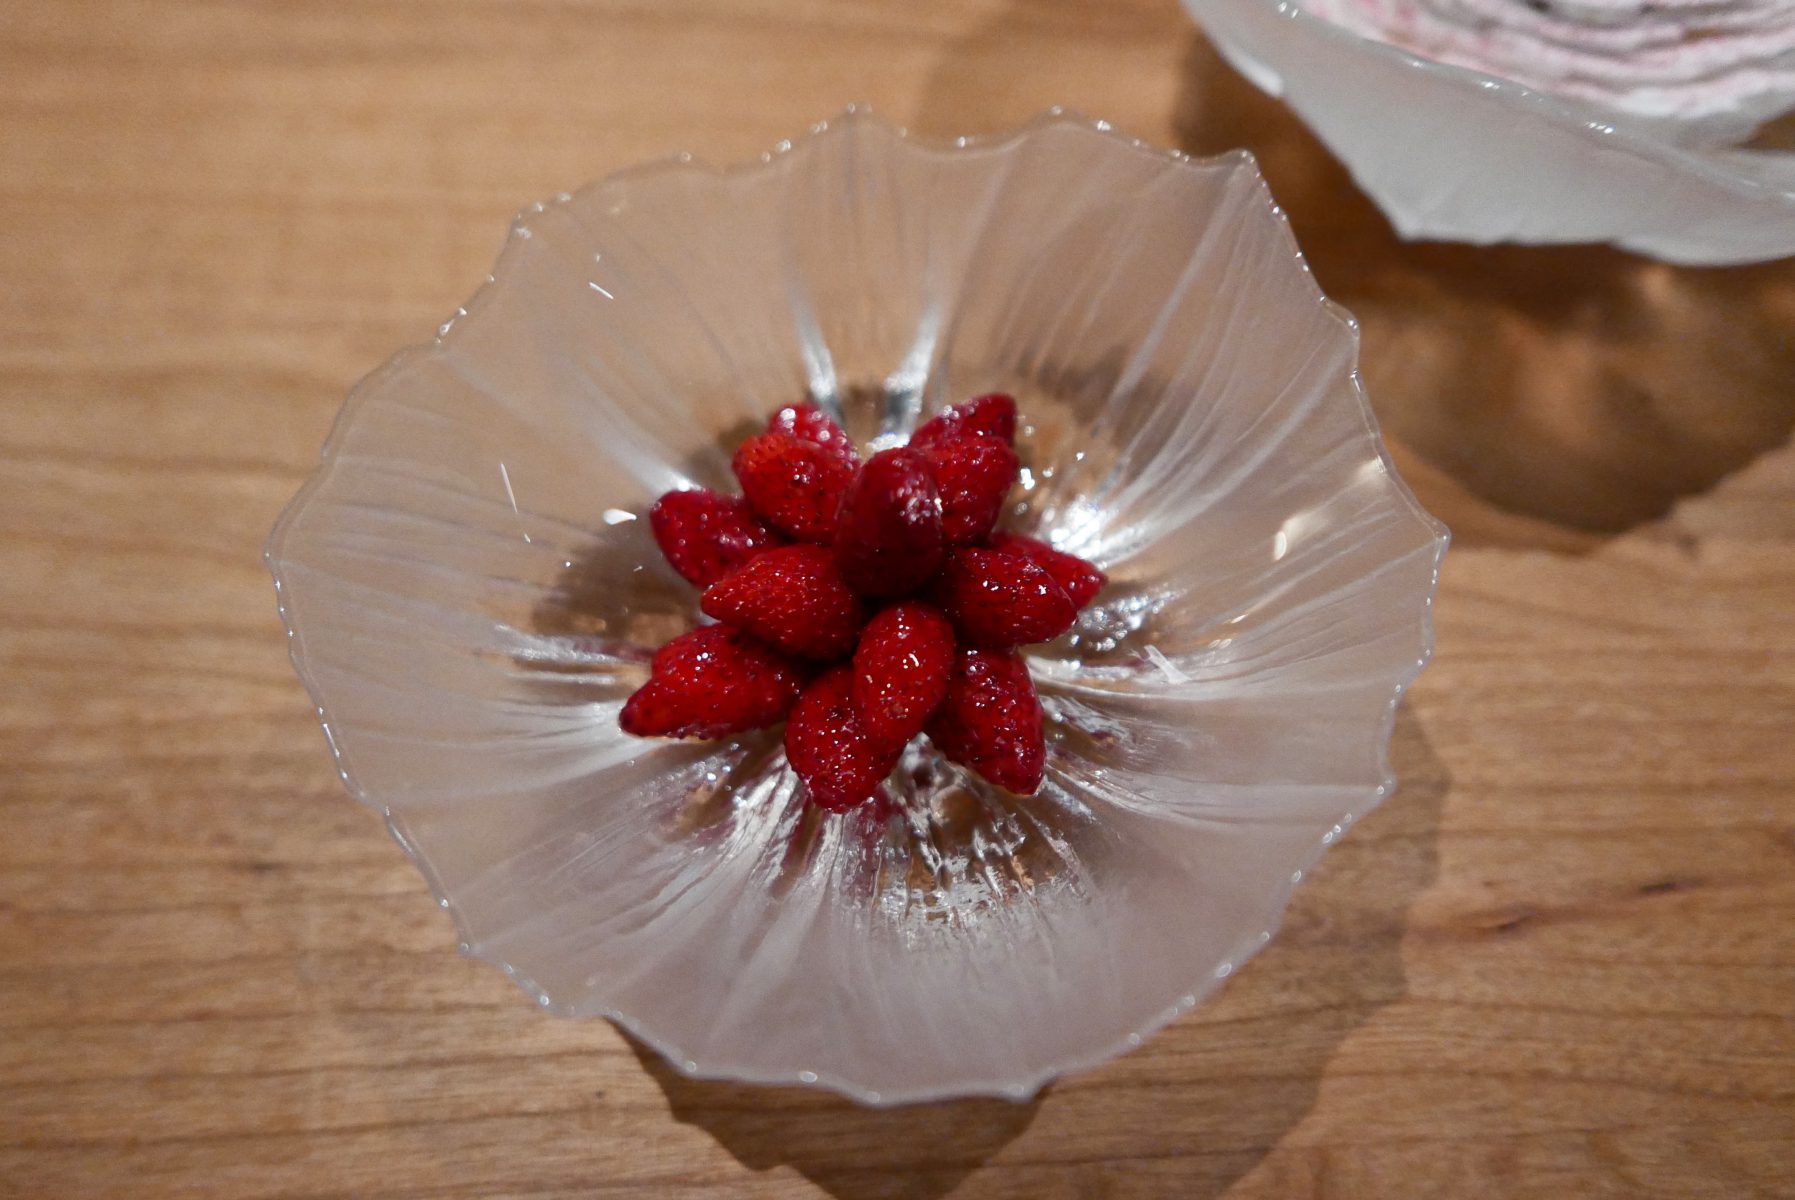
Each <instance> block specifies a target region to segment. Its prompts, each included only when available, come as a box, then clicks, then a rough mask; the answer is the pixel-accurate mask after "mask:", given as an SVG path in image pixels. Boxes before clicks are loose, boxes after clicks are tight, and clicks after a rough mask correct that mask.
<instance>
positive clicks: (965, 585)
mask: <svg viewBox="0 0 1795 1200" xmlns="http://www.w3.org/2000/svg"><path fill="white" fill-rule="evenodd" d="M933 591H934V598H935V602H936V603H937V604H939V605H940V606H941V608H942V611H944V612H946V613H947V615H948V616H949V617H950V618H952V620H953V623H954V628H955V629H957V630H959V632H960V637H961V639H962V640H963V641H964V642H965V643H966V644H968V645H973V646H987V647H992V648H995V649H1002V648H1004V647H1006V646H1022V645H1026V644H1028V643H1029V642H1045V641H1049V640H1051V639H1053V638H1056V637H1058V636H1059V635H1060V634H1062V633H1064V632H1065V631H1066V630H1067V629H1070V628H1071V627H1072V622H1073V621H1075V620H1077V618H1078V609H1077V608H1076V607H1075V606H1074V605H1073V603H1072V599H1071V597H1069V596H1067V595H1066V589H1064V588H1062V587H1061V586H1060V585H1059V584H1058V583H1056V582H1054V578H1053V576H1052V575H1050V574H1048V572H1047V569H1046V568H1045V567H1041V566H1039V565H1037V564H1036V563H1033V562H1031V561H1030V560H1028V559H1026V558H1023V557H1022V556H1021V555H1019V554H1006V553H1005V552H1003V551H1001V550H991V549H987V548H985V547H982V546H966V547H962V548H961V549H958V550H955V551H954V552H953V553H952V554H950V555H949V556H948V559H947V565H946V566H944V567H942V568H941V575H940V577H939V578H938V579H936V581H935V586H934V589H933Z"/></svg>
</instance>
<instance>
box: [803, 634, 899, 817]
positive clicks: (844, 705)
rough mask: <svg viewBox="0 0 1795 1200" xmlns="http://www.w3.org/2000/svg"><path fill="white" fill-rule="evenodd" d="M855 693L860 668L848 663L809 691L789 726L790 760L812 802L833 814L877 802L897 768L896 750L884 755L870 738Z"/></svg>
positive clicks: (835, 669)
mask: <svg viewBox="0 0 1795 1200" xmlns="http://www.w3.org/2000/svg"><path fill="white" fill-rule="evenodd" d="M853 690H854V668H853V667H851V666H849V665H848V664H846V663H843V664H842V665H841V666H839V667H836V668H834V669H833V670H831V671H829V672H827V673H825V674H824V675H822V676H821V677H819V678H818V679H817V680H816V682H815V683H812V684H811V685H810V686H809V687H807V688H805V689H804V694H803V695H802V696H801V697H799V699H798V703H797V706H796V707H795V708H793V709H792V716H791V720H789V721H787V722H786V725H785V757H786V761H787V762H789V763H791V765H792V770H794V771H796V772H797V773H798V778H800V779H802V780H803V781H804V787H805V789H806V790H807V791H808V792H809V793H810V802H811V803H812V804H814V805H816V806H817V807H818V808H824V809H827V810H829V811H830V812H838V813H839V812H847V811H848V810H849V809H851V808H853V807H854V806H855V805H858V804H862V803H864V802H865V801H867V800H869V799H871V798H872V795H873V793H874V792H875V791H877V790H878V788H879V784H880V783H881V782H882V781H883V780H884V778H885V777H886V776H887V775H889V774H891V768H893V767H894V766H896V765H897V757H898V755H897V751H896V750H880V749H878V748H877V747H875V746H874V745H873V744H872V742H871V741H870V740H869V739H868V738H867V736H866V733H865V731H864V730H863V729H862V727H861V724H860V717H859V715H858V714H857V713H855V711H854V697H853ZM899 749H902V747H899Z"/></svg>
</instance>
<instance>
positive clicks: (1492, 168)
mask: <svg viewBox="0 0 1795 1200" xmlns="http://www.w3.org/2000/svg"><path fill="white" fill-rule="evenodd" d="M1516 2H1517V3H1518V2H1519V0H1516ZM1184 7H1185V8H1186V9H1187V10H1188V11H1189V12H1190V14H1191V16H1193V17H1195V18H1196V20H1197V21H1198V23H1200V24H1201V25H1202V26H1203V29H1204V32H1205V33H1207V34H1208V35H1209V38H1210V40H1211V41H1212V42H1213V43H1214V44H1215V47H1216V49H1217V50H1218V51H1219V52H1220V53H1221V54H1222V56H1223V57H1225V58H1226V59H1227V60H1228V61H1229V62H1230V63H1232V64H1233V65H1234V66H1235V67H1236V68H1237V69H1238V70H1239V71H1240V73H1241V74H1242V75H1245V76H1246V77H1247V78H1248V79H1250V80H1252V81H1253V83H1255V84H1256V85H1258V87H1259V88H1260V89H1261V90H1263V91H1265V92H1267V93H1269V94H1270V95H1273V96H1278V97H1281V98H1282V99H1283V100H1284V102H1285V103H1287V104H1289V105H1290V107H1291V109H1292V110H1294V111H1295V112H1296V114H1297V115H1298V116H1299V117H1301V118H1302V119H1303V120H1304V121H1305V122H1306V123H1307V124H1308V125H1309V127H1310V128H1311V129H1313V130H1314V131H1315V133H1316V136H1318V137H1319V138H1321V140H1322V141H1323V142H1325V143H1326V144H1327V146H1328V148H1329V149H1330V150H1332V151H1333V152H1334V153H1335V154H1336V155H1337V156H1338V157H1339V158H1340V160H1341V161H1342V162H1343V163H1345V164H1346V166H1347V168H1348V169H1349V170H1350V171H1351V172H1352V175H1353V178H1354V179H1355V180H1356V181H1357V182H1358V184H1359V186H1360V187H1362V188H1364V189H1365V191H1366V192H1367V193H1368V194H1369V195H1370V196H1371V198H1372V199H1373V200H1375V201H1376V202H1377V204H1378V207H1379V208H1381V209H1383V211H1384V215H1385V216H1387V217H1389V218H1390V221H1391V223H1392V224H1394V225H1395V226H1396V229H1397V231H1398V232H1399V233H1401V234H1402V235H1403V236H1404V237H1408V238H1438V239H1444V240H1448V241H1464V242H1479V243H1490V242H1532V243H1549V242H1612V243H1614V244H1615V245H1618V246H1621V247H1624V248H1626V249H1629V250H1633V251H1637V252H1638V253H1641V254H1648V255H1652V256H1654V257H1657V258H1661V259H1664V260H1666V261H1668V262H1675V263H1686V264H1722V263H1743V262H1753V261H1759V260H1764V259H1773V258H1781V257H1784V256H1786V255H1790V254H1795V154H1791V153H1786V152H1773V151H1769V150H1748V149H1740V148H1737V147H1728V146H1712V145H1710V146H1702V145H1696V144H1689V143H1688V142H1687V139H1686V138H1685V137H1684V136H1683V132H1682V131H1679V130H1678V129H1677V128H1675V126H1674V123H1671V122H1666V121H1654V120H1648V119H1643V118H1636V117H1629V116H1626V115H1624V114H1620V113H1617V112H1614V111H1611V110H1608V109H1606V108H1597V107H1595V106H1593V105H1590V104H1587V103H1582V102H1579V101H1574V100H1570V99H1565V98H1562V97H1559V96H1554V95H1547V94H1545V93H1543V92H1538V91H1534V90H1531V89H1529V88H1526V87H1523V86H1522V85H1520V84H1518V83H1515V82H1513V81H1511V80H1507V79H1502V78H1499V77H1497V76H1494V75H1489V74H1485V73H1482V72H1479V71H1474V70H1468V69H1465V68H1463V67H1457V66H1450V65H1447V64H1445V63H1441V62H1436V61H1433V60H1431V59H1427V58H1422V57H1419V56H1417V55H1414V54H1411V53H1409V52H1407V51H1405V50H1403V49H1401V48H1400V47H1397V46H1394V45H1390V44H1388V43H1386V42H1381V41H1377V40H1374V39H1371V38H1366V37H1361V36H1360V35H1359V34H1357V33H1354V32H1351V31H1350V30H1347V29H1345V28H1343V27H1341V26H1339V25H1335V24H1332V23H1330V22H1328V21H1325V20H1322V19H1321V18H1319V17H1316V16H1313V15H1311V14H1309V13H1306V12H1304V11H1303V10H1302V8H1301V7H1300V6H1299V5H1298V4H1297V3H1295V2H1293V0H1184Z"/></svg>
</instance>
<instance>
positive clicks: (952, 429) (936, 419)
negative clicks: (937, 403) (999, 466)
mask: <svg viewBox="0 0 1795 1200" xmlns="http://www.w3.org/2000/svg"><path fill="white" fill-rule="evenodd" d="M980 434H983V435H985V436H987V437H994V438H1002V439H1003V443H1004V445H1006V446H1013V445H1015V444H1016V401H1015V400H1014V399H1012V398H1011V397H1009V396H1006V395H1004V394H1003V393H1002V392H991V393H990V394H988V395H984V396H978V397H975V398H973V399H971V400H968V401H967V402H966V403H964V404H956V405H954V406H953V407H952V408H944V409H942V410H941V411H940V412H938V413H936V414H935V415H934V416H932V417H930V418H929V419H928V420H926V421H924V422H923V423H922V424H921V425H918V426H917V427H916V432H915V433H913V434H911V435H910V447H911V449H914V450H920V449H922V448H923V447H924V446H927V445H931V444H932V443H934V442H939V441H945V440H946V439H948V438H952V437H967V436H977V435H980Z"/></svg>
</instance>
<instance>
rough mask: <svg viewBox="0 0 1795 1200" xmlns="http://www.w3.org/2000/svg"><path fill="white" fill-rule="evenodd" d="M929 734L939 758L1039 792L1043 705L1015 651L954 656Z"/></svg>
mask: <svg viewBox="0 0 1795 1200" xmlns="http://www.w3.org/2000/svg"><path fill="white" fill-rule="evenodd" d="M800 703H801V702H800ZM928 731H929V740H930V741H932V742H934V743H935V748H936V749H938V750H940V751H941V753H942V754H944V755H946V756H947V757H948V758H949V759H951V760H952V761H954V762H957V763H959V764H960V765H961V766H963V767H970V768H972V769H973V770H974V771H977V772H978V773H979V774H980V775H983V776H984V777H985V778H986V779H987V780H988V781H990V782H991V783H995V784H996V785H997V786H999V787H1003V788H1008V789H1009V790H1010V791H1012V792H1015V793H1016V794H1018V795H1021V796H1031V795H1033V794H1034V791H1035V789H1036V788H1038V787H1040V786H1041V771H1042V768H1043V767H1044V766H1045V764H1046V761H1047V744H1046V741H1045V739H1044V737H1043V735H1042V716H1041V701H1040V699H1039V698H1038V697H1037V696H1036V695H1035V685H1034V681H1033V680H1031V679H1030V678H1029V677H1028V664H1027V663H1025V662H1023V661H1022V656H1021V655H1020V654H1017V653H1016V652H1015V651H1014V650H980V649H977V648H976V647H973V648H968V649H963V650H961V651H960V652H959V653H958V654H956V655H955V656H954V670H953V675H952V676H951V677H950V678H949V680H948V684H947V699H945V700H943V701H942V702H941V707H940V708H938V709H936V710H935V715H934V716H933V717H931V718H930V719H929V723H928Z"/></svg>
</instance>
